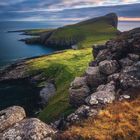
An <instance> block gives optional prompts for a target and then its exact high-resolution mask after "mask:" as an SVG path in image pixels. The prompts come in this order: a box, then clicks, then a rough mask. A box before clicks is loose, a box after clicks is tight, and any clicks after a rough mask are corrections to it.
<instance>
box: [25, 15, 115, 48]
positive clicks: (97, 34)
mask: <svg viewBox="0 0 140 140" xmlns="http://www.w3.org/2000/svg"><path fill="white" fill-rule="evenodd" d="M117 25H118V17H117V15H116V14H115V13H110V14H107V15H105V16H102V17H97V18H93V19H89V20H86V21H83V22H80V23H77V24H73V25H68V26H64V27H60V28H58V29H54V30H50V31H46V32H44V31H43V33H42V34H41V35H40V37H39V38H31V39H26V40H25V42H26V43H28V44H32V43H39V44H43V45H45V46H51V47H56V48H71V47H73V48H85V47H90V46H91V45H92V44H93V43H102V42H105V41H106V40H108V39H110V38H112V37H114V36H116V34H117V33H118V30H117Z"/></svg>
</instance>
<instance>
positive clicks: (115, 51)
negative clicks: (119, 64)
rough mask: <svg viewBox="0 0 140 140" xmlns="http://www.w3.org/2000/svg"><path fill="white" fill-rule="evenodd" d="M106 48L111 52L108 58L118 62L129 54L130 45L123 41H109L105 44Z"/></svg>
mask: <svg viewBox="0 0 140 140" xmlns="http://www.w3.org/2000/svg"><path fill="white" fill-rule="evenodd" d="M106 46H107V48H108V49H109V50H110V52H111V55H110V58H111V59H112V60H119V59H122V58H125V57H126V56H127V54H128V53H129V52H130V49H129V47H130V45H129V43H128V42H127V41H126V40H124V39H118V40H117V39H116V40H115V39H114V40H110V41H108V42H107V43H106Z"/></svg>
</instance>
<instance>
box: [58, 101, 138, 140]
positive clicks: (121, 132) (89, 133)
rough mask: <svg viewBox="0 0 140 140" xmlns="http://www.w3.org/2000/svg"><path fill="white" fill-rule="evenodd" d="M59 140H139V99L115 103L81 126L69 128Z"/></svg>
mask: <svg viewBox="0 0 140 140" xmlns="http://www.w3.org/2000/svg"><path fill="white" fill-rule="evenodd" d="M57 139H61V140H88V139H91V140H139V139H140V98H137V99H134V100H133V101H124V102H116V103H114V104H112V105H108V106H107V108H106V109H104V110H102V111H100V112H99V115H98V116H97V117H96V118H89V119H88V120H86V121H84V122H83V123H81V124H78V125H75V126H72V127H70V128H69V129H68V130H67V131H65V132H64V133H63V134H61V135H59V136H58V138H57Z"/></svg>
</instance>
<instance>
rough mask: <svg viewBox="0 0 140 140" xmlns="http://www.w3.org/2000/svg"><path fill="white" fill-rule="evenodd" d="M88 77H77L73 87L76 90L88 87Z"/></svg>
mask: <svg viewBox="0 0 140 140" xmlns="http://www.w3.org/2000/svg"><path fill="white" fill-rule="evenodd" d="M86 85H87V82H86V77H76V78H75V79H74V81H73V82H72V83H71V87H72V88H74V89H77V88H80V87H83V86H86Z"/></svg>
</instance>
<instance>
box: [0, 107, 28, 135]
mask: <svg viewBox="0 0 140 140" xmlns="http://www.w3.org/2000/svg"><path fill="white" fill-rule="evenodd" d="M25 117H26V114H25V111H24V109H23V108H22V107H19V106H13V107H9V108H7V109H4V110H2V111H0V133H2V132H3V131H4V130H5V129H7V128H9V127H10V126H12V125H14V124H15V123H17V122H19V121H21V120H23V119H24V118H25Z"/></svg>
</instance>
